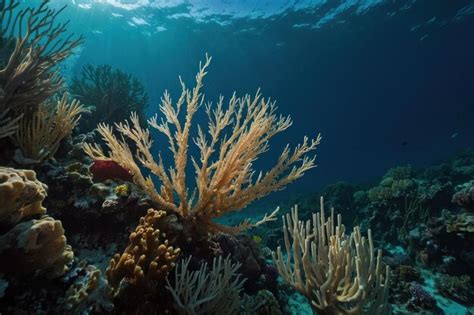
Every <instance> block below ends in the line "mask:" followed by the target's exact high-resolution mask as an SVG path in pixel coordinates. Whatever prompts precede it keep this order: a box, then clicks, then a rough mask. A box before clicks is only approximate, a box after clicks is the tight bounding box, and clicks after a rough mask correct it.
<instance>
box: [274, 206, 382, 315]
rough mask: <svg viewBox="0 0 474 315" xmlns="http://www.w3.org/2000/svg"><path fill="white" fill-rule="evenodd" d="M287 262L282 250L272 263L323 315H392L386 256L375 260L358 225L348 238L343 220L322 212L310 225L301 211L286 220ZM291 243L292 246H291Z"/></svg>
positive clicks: (371, 245) (288, 215)
mask: <svg viewBox="0 0 474 315" xmlns="http://www.w3.org/2000/svg"><path fill="white" fill-rule="evenodd" d="M283 232H284V242H285V247H286V251H287V255H288V256H287V257H285V256H284V255H283V252H282V250H281V248H280V247H278V249H277V252H276V253H274V254H273V259H274V260H275V263H276V265H277V267H278V271H279V273H280V275H281V276H282V277H283V279H284V280H285V281H286V282H287V283H289V284H290V285H291V286H292V287H294V288H295V289H296V290H297V291H298V292H300V293H301V294H303V295H304V296H305V297H306V298H307V299H308V300H309V301H310V302H311V306H312V308H313V310H314V311H315V312H317V313H318V314H334V315H336V314H341V315H343V314H346V315H348V314H371V315H372V314H380V315H383V314H388V313H389V304H388V290H389V268H388V266H387V267H386V268H383V267H382V261H381V259H382V251H381V250H379V251H378V254H377V255H374V249H373V241H372V236H371V231H370V230H369V232H368V238H365V237H363V236H362V235H361V232H360V228H359V227H358V226H356V227H355V228H354V231H353V232H352V233H351V234H350V235H346V234H345V227H344V225H343V224H342V223H341V216H340V215H338V217H337V221H335V218H334V211H331V216H330V217H328V218H326V216H325V214H324V201H323V199H322V198H321V212H320V213H317V214H313V217H312V219H311V220H308V221H306V222H303V221H300V220H299V218H298V208H297V207H295V208H293V209H292V211H291V214H287V215H286V218H285V217H284V218H283ZM290 238H291V241H290Z"/></svg>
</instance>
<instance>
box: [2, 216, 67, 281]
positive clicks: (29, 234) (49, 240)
mask: <svg viewBox="0 0 474 315" xmlns="http://www.w3.org/2000/svg"><path fill="white" fill-rule="evenodd" d="M73 257H74V254H73V252H72V250H71V247H70V246H69V245H67V244H66V237H65V236H64V229H63V227H62V224H61V221H58V220H54V219H53V218H51V217H48V216H43V217H41V218H40V219H39V220H30V221H26V222H22V223H19V224H17V225H15V226H14V227H13V228H12V229H11V230H9V231H8V232H7V233H5V234H3V235H2V236H0V272H1V273H5V274H18V275H27V274H33V275H35V276H37V275H44V276H45V277H47V278H56V277H58V276H61V275H63V274H64V273H65V272H66V271H67V269H68V268H67V264H69V263H70V262H71V261H72V260H73Z"/></svg>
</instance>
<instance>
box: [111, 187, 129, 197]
mask: <svg viewBox="0 0 474 315" xmlns="http://www.w3.org/2000/svg"><path fill="white" fill-rule="evenodd" d="M114 193H115V194H116V195H117V196H118V197H127V196H128V195H130V187H129V186H128V185H127V184H122V185H118V186H116V187H115V188H114Z"/></svg>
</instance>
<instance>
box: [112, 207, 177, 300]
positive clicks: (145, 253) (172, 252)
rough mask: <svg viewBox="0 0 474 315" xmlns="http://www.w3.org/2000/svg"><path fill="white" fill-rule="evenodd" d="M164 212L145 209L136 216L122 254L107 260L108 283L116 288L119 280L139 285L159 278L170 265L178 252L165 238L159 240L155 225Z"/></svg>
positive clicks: (169, 268) (164, 275)
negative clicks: (136, 221)
mask: <svg viewBox="0 0 474 315" xmlns="http://www.w3.org/2000/svg"><path fill="white" fill-rule="evenodd" d="M164 216H166V212H164V211H156V210H153V209H149V210H148V213H147V214H146V216H144V217H142V218H140V224H139V225H138V226H137V227H136V229H135V231H134V232H132V233H131V234H130V238H129V239H130V242H129V245H128V246H127V248H125V251H124V252H123V254H122V255H119V254H116V255H115V256H114V258H113V259H112V260H111V261H110V264H109V267H108V268H107V271H106V275H107V279H108V281H109V284H110V286H111V287H112V288H113V289H114V290H115V291H117V290H118V288H119V286H120V283H121V282H122V280H127V281H128V283H129V284H131V285H134V286H136V287H143V286H145V285H146V284H147V283H150V281H153V280H156V279H163V278H165V277H166V276H167V275H168V272H169V271H170V270H171V269H173V268H174V266H175V260H176V259H177V258H178V256H179V254H180V249H179V248H173V246H170V245H169V244H168V240H164V241H163V240H161V239H160V238H161V235H160V230H159V229H157V228H156V225H157V223H158V221H159V220H160V219H162V218H163V217H164Z"/></svg>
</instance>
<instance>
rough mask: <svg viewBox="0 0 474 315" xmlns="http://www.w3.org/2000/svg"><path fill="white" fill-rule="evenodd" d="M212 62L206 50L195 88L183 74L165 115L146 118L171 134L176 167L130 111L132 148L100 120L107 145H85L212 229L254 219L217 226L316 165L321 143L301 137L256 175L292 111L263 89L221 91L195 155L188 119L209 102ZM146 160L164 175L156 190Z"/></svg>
mask: <svg viewBox="0 0 474 315" xmlns="http://www.w3.org/2000/svg"><path fill="white" fill-rule="evenodd" d="M210 62H211V58H209V57H207V56H206V62H205V63H204V64H200V68H199V72H198V74H197V75H196V86H195V87H194V88H193V89H188V88H187V87H186V86H185V84H184V83H183V81H181V86H182V92H181V96H180V97H179V99H178V100H177V101H176V103H173V101H172V100H171V96H170V94H169V93H168V92H165V94H164V96H163V97H162V103H161V105H160V111H161V113H162V114H163V117H162V118H158V116H155V117H153V118H151V119H149V120H148V124H149V125H150V126H151V127H152V128H154V129H156V130H158V131H159V132H161V133H162V134H164V135H165V136H166V137H167V139H168V141H169V149H170V151H171V153H172V156H173V160H174V167H170V168H168V167H165V165H164V163H163V160H162V158H161V156H158V157H157V158H156V157H155V156H154V155H153V154H152V151H151V148H152V142H153V141H152V139H151V137H150V131H149V129H147V128H143V127H142V125H141V124H140V121H139V118H138V116H137V115H136V114H132V115H131V118H130V121H126V122H124V123H117V124H116V125H115V127H116V130H117V131H118V132H119V133H120V134H121V135H122V136H123V137H127V138H129V139H131V140H132V142H134V144H135V146H136V148H137V151H136V152H135V153H133V152H132V150H131V149H130V147H129V146H128V144H127V142H126V141H125V140H124V139H123V138H122V137H120V138H118V137H116V136H115V135H114V133H113V132H114V130H113V128H112V127H111V126H109V125H107V124H100V125H99V126H98V130H99V132H100V134H101V135H102V138H103V139H104V141H105V142H106V144H107V146H108V148H109V151H108V152H104V151H103V150H102V149H101V148H100V147H99V146H98V145H96V144H86V145H85V147H84V148H85V152H86V153H87V154H88V155H89V156H90V157H91V158H93V159H95V160H112V161H114V162H116V163H118V164H119V165H121V166H122V167H124V168H126V169H127V170H129V171H130V172H131V173H132V174H133V180H134V182H135V184H137V185H138V186H139V187H140V188H142V189H143V190H144V191H145V192H146V193H147V194H148V195H149V196H150V197H151V199H152V200H153V201H154V202H155V203H157V204H158V205H159V206H160V207H162V208H163V209H168V210H172V211H175V212H177V213H179V214H180V215H181V216H183V217H185V218H190V219H192V220H196V221H198V222H200V223H201V224H204V225H205V226H207V227H208V228H209V229H211V230H224V231H228V232H233V231H238V230H242V229H245V228H248V227H250V226H252V224H251V223H250V222H248V221H245V222H243V223H242V224H241V225H240V226H238V227H235V228H232V227H224V226H221V225H218V224H216V223H214V222H213V221H212V219H213V218H216V217H220V216H222V215H224V214H226V213H228V212H232V211H236V210H240V209H242V208H244V207H246V206H247V205H248V204H250V203H251V202H252V201H254V200H255V199H258V198H261V197H263V196H266V195H268V194H269V193H271V192H273V191H276V190H280V189H283V188H284V187H285V186H286V185H288V184H290V183H291V182H293V181H294V180H296V179H298V178H300V177H301V176H303V174H304V173H305V172H306V171H307V170H309V169H311V168H313V167H315V157H314V156H309V155H308V154H309V153H310V152H311V151H313V150H315V149H316V147H317V145H318V144H319V142H320V140H321V137H320V135H318V136H317V137H316V138H315V139H308V138H307V137H304V139H303V143H302V144H300V145H298V146H296V148H294V149H290V147H289V146H287V147H286V148H285V149H284V150H283V152H282V153H281V155H280V157H279V158H278V160H277V162H276V165H275V166H273V168H271V169H270V170H269V171H267V172H266V173H262V172H259V173H257V174H256V172H255V170H254V169H253V163H254V162H255V161H256V160H257V159H258V158H259V157H260V155H261V154H262V153H264V152H266V151H268V149H269V144H268V141H269V140H270V139H271V138H272V137H273V136H275V135H276V134H278V133H280V132H282V131H284V130H286V129H287V128H288V127H290V126H291V124H292V121H291V119H290V117H286V116H278V115H277V114H276V109H277V108H276V106H275V102H273V101H271V100H270V99H265V98H263V97H262V96H261V94H260V92H259V91H257V93H256V94H255V96H250V95H245V96H244V97H241V98H239V97H237V96H236V95H235V94H234V95H233V96H232V97H231V98H230V100H229V102H228V105H227V107H226V106H225V105H224V98H223V97H220V98H219V101H218V102H217V104H215V105H212V104H211V103H208V104H206V105H205V109H206V113H207V116H208V128H207V135H206V132H205V131H204V130H203V129H202V128H201V127H200V126H198V127H197V137H195V138H194V139H193V141H194V143H195V144H196V145H197V147H198V149H199V152H200V155H199V158H194V157H190V156H189V153H188V149H189V142H190V134H191V126H192V123H193V117H194V115H195V113H196V112H197V110H198V109H199V108H200V107H201V106H202V105H203V104H204V95H203V94H202V92H201V89H202V86H203V83H202V81H203V79H204V77H205V75H206V73H207V72H206V70H207V67H208V66H209V64H210ZM189 160H191V163H192V164H193V166H194V169H195V172H196V184H195V187H194V192H193V193H192V194H190V193H189V189H188V187H187V186H186V168H187V165H188V161H189ZM141 166H145V167H146V168H147V169H148V170H149V171H150V172H151V174H153V175H154V176H156V179H158V180H159V181H160V183H161V187H160V189H159V190H156V189H155V184H154V180H153V179H152V177H146V178H145V177H144V176H143V174H142V172H141V170H140V167H141ZM191 190H193V189H191ZM269 218H270V219H272V218H273V217H272V216H270V217H269Z"/></svg>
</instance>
